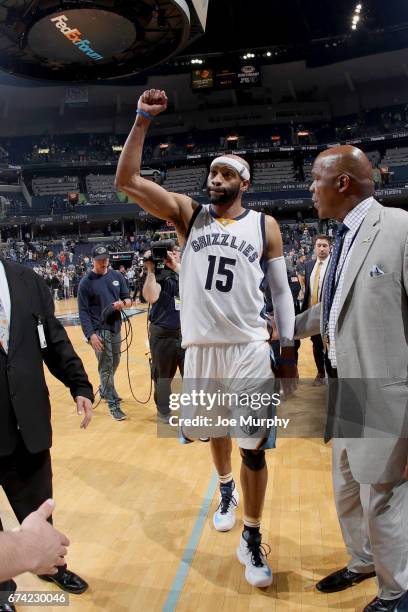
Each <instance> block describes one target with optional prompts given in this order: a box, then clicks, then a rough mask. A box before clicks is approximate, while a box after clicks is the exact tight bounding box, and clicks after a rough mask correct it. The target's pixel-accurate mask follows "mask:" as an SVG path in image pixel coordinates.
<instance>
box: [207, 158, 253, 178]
mask: <svg viewBox="0 0 408 612" xmlns="http://www.w3.org/2000/svg"><path fill="white" fill-rule="evenodd" d="M213 166H230V167H231V168H234V170H236V171H237V172H238V174H239V176H240V177H241V178H242V179H244V180H245V181H249V179H250V178H251V175H250V173H249V170H248V168H247V167H246V166H244V164H241V162H240V161H238V160H237V159H235V157H228V156H227V155H221V157H216V158H215V159H214V160H213V161H212V162H211V166H210V168H212V167H213Z"/></svg>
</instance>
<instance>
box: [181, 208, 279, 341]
mask: <svg viewBox="0 0 408 612" xmlns="http://www.w3.org/2000/svg"><path fill="white" fill-rule="evenodd" d="M264 249H265V216H264V215H263V214H261V213H258V212H255V211H253V210H246V211H245V212H244V213H242V214H241V215H240V216H239V217H237V218H235V219H221V218H219V217H217V215H216V214H215V213H214V212H213V211H212V210H211V209H210V206H208V205H207V206H198V207H197V208H196V209H195V211H194V214H193V217H192V220H191V223H190V227H189V231H188V233H187V236H186V242H185V245H184V248H183V255H182V263H181V271H180V298H181V332H182V338H183V346H184V347H187V346H190V345H193V344H239V343H246V342H255V341H265V340H267V339H268V338H269V335H268V332H267V327H266V321H265V318H264V295H263V292H262V290H261V283H262V281H263V279H264V272H263V254H264Z"/></svg>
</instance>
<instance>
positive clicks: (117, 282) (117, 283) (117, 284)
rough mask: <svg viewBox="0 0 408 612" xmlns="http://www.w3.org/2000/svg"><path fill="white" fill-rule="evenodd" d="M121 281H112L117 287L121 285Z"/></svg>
mask: <svg viewBox="0 0 408 612" xmlns="http://www.w3.org/2000/svg"><path fill="white" fill-rule="evenodd" d="M119 284H120V283H119V281H112V285H114V286H115V287H119Z"/></svg>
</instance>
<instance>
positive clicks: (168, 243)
mask: <svg viewBox="0 0 408 612" xmlns="http://www.w3.org/2000/svg"><path fill="white" fill-rule="evenodd" d="M174 247H175V242H174V240H156V241H155V242H152V243H151V245H150V249H151V252H152V260H153V261H154V263H161V262H163V261H164V260H165V259H167V251H172V250H173V249H174Z"/></svg>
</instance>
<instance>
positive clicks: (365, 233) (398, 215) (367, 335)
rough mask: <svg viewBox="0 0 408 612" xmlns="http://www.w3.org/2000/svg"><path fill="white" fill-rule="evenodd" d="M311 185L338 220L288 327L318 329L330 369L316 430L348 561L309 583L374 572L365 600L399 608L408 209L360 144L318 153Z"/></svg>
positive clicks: (407, 380)
mask: <svg viewBox="0 0 408 612" xmlns="http://www.w3.org/2000/svg"><path fill="white" fill-rule="evenodd" d="M312 176H313V183H312V185H311V188H310V190H311V192H312V194H313V201H314V205H315V208H316V209H317V211H318V214H319V218H321V219H327V218H333V219H337V220H338V221H339V222H340V225H339V232H338V235H337V238H336V242H335V244H334V247H333V254H332V259H331V263H330V266H329V269H328V270H327V273H326V278H325V283H324V287H323V297H322V302H321V304H317V305H316V306H314V307H312V308H311V309H309V310H307V311H306V312H305V313H303V314H301V315H298V317H297V318H296V337H297V338H304V337H308V336H311V335H314V334H317V333H321V334H322V337H323V340H324V347H325V351H326V353H325V355H326V366H327V371H328V374H329V377H330V381H329V382H330V383H332V384H331V385H329V387H330V388H329V393H328V395H329V406H328V408H329V414H328V419H327V425H326V433H325V440H326V441H328V440H330V439H332V444H333V487H334V497H335V502H336V508H337V513H338V517H339V522H340V526H341V529H342V534H343V538H344V542H345V544H346V547H347V550H348V552H349V554H350V562H349V563H348V565H347V567H345V568H342V569H340V570H338V571H336V572H334V573H333V574H330V575H329V576H327V577H326V578H324V579H323V580H321V581H320V582H319V583H318V584H317V585H316V586H317V588H318V590H320V591H322V592H326V593H330V592H334V591H340V590H343V589H345V588H348V587H351V586H352V585H353V584H356V583H358V582H362V581H363V580H365V579H367V578H371V577H373V576H375V575H376V576H377V581H378V586H379V592H378V596H377V597H375V599H373V601H372V602H370V603H369V604H368V605H367V606H366V607H365V608H364V612H389V611H394V612H403V611H404V612H405V611H406V610H408V595H407V591H408V480H407V479H408V466H407V460H408V439H407V438H408V426H407V421H408V297H407V295H408V213H407V212H405V211H402V210H400V209H394V208H385V207H383V206H381V204H379V203H378V202H377V201H376V200H375V199H374V197H373V194H374V183H373V179H372V168H371V165H370V162H369V161H368V159H367V157H366V156H365V154H364V153H363V152H362V151H360V150H359V149H357V148H355V147H352V146H338V147H333V148H331V149H328V150H327V151H324V152H323V153H322V154H320V155H319V156H318V157H317V159H316V161H315V163H314V166H313V172H312Z"/></svg>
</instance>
